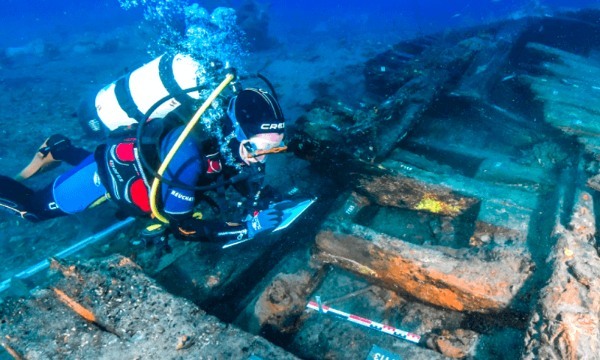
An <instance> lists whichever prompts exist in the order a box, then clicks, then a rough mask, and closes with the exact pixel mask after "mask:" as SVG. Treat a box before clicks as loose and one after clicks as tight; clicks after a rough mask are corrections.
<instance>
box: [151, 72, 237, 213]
mask: <svg viewBox="0 0 600 360" xmlns="http://www.w3.org/2000/svg"><path fill="white" fill-rule="evenodd" d="M234 78H235V76H234V75H233V74H227V76H225V79H224V80H223V81H222V82H221V84H219V86H217V88H216V89H215V90H214V91H213V92H212V93H211V94H210V96H209V97H208V98H207V99H206V100H205V101H204V103H203V104H202V106H200V108H199V109H198V111H196V113H195V114H194V116H193V117H192V119H191V120H190V122H188V124H187V125H186V127H185V129H183V132H182V133H181V135H179V137H178V138H177V141H175V144H174V145H173V147H172V148H171V150H169V153H168V154H167V156H166V157H165V159H164V160H163V162H162V164H160V167H159V168H158V171H157V173H158V176H157V177H155V178H154V181H152V188H151V189H150V208H151V209H152V214H153V215H154V217H156V218H157V219H158V220H160V221H162V222H163V223H165V224H168V223H169V220H167V218H165V217H164V216H163V215H162V214H161V213H160V212H159V211H158V207H157V206H156V196H157V192H158V186H159V185H160V178H161V177H162V176H163V173H164V172H165V170H166V169H167V167H168V166H169V163H170V162H171V160H172V159H173V157H174V156H175V153H177V150H179V147H180V146H181V144H183V141H184V140H185V139H186V138H187V136H188V135H189V134H190V132H191V131H192V129H193V128H194V126H196V124H197V123H198V121H199V120H200V117H201V116H202V114H204V112H205V111H206V109H208V107H209V106H210V104H212V102H213V101H215V99H216V98H217V96H219V94H221V92H223V90H225V87H227V85H229V83H230V82H231V81H232V80H233V79H234Z"/></svg>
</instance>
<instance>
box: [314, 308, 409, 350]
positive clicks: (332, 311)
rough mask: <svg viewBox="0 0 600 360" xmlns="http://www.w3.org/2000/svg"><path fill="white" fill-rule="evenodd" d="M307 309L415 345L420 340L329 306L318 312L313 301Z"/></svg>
mask: <svg viewBox="0 0 600 360" xmlns="http://www.w3.org/2000/svg"><path fill="white" fill-rule="evenodd" d="M306 307H307V308H309V309H312V310H316V311H321V312H322V313H323V314H328V313H330V314H332V315H336V316H339V317H340V318H342V319H345V320H348V321H350V322H352V323H355V324H358V325H362V326H365V327H368V328H369V329H373V330H377V331H380V332H382V333H385V334H388V335H392V336H395V337H398V338H400V339H404V340H407V341H410V342H413V343H415V344H418V343H419V341H420V340H421V336H420V335H417V334H413V333H409V332H407V331H402V330H400V329H396V328H395V327H393V326H389V325H384V324H381V323H378V322H375V321H371V320H369V319H365V318H362V317H360V316H356V315H352V314H348V313H345V312H343V311H340V310H336V309H334V308H331V307H329V306H326V305H321V310H319V304H317V303H316V302H314V301H311V302H309V303H308V305H306Z"/></svg>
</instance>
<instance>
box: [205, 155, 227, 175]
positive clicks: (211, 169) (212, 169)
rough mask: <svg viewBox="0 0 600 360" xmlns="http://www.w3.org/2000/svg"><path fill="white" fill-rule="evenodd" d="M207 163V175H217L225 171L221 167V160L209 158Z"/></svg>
mask: <svg viewBox="0 0 600 360" xmlns="http://www.w3.org/2000/svg"><path fill="white" fill-rule="evenodd" d="M206 161H207V162H208V169H207V170H206V173H207V174H217V173H220V172H221V170H223V167H222V166H221V161H220V160H219V159H216V160H213V159H210V158H207V159H206Z"/></svg>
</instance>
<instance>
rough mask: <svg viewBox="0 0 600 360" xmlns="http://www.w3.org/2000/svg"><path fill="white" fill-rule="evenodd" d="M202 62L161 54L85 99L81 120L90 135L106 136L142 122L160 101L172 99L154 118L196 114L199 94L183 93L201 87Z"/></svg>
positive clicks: (82, 105) (184, 116) (162, 106)
mask: <svg viewBox="0 0 600 360" xmlns="http://www.w3.org/2000/svg"><path fill="white" fill-rule="evenodd" d="M201 67H202V66H201V65H200V63H199V62H197V61H196V60H194V59H193V58H192V57H191V56H189V55H183V54H175V55H161V56H160V57H158V58H156V59H154V60H152V61H151V62H149V63H147V64H145V65H143V66H141V67H139V68H138V69H136V70H134V71H132V72H130V73H128V74H126V75H125V76H123V77H121V78H119V79H117V80H116V81H114V82H112V83H110V84H108V85H106V86H105V87H104V88H102V89H101V90H100V91H98V93H96V94H95V95H94V96H91V97H90V98H88V99H86V100H84V101H83V102H82V103H81V105H80V107H79V111H78V117H79V121H80V122H81V123H82V125H83V128H84V129H86V131H87V132H89V133H91V134H96V135H101V136H104V135H106V134H107V133H108V132H110V131H113V130H115V129H117V128H118V127H120V126H126V125H132V124H135V123H138V122H139V121H142V119H144V114H146V113H147V112H148V110H149V109H150V108H151V107H152V106H153V105H154V104H156V103H157V102H158V101H159V100H161V99H164V98H169V101H166V102H163V103H162V104H161V105H160V106H158V107H156V108H155V109H154V111H153V112H152V114H149V115H152V117H153V118H164V117H165V116H167V115H168V114H171V113H175V114H177V115H179V116H180V117H182V118H189V117H190V116H191V115H192V114H193V104H194V102H195V101H197V100H198V99H199V98H200V94H199V92H198V91H193V92H182V90H184V89H190V88H195V87H197V86H198V85H200V84H199V80H200V79H199V77H198V74H199V73H200V70H201Z"/></svg>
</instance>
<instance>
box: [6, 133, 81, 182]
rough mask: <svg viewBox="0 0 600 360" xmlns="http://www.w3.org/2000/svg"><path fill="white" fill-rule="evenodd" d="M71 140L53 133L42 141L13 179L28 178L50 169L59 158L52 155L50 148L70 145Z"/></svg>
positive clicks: (57, 162) (58, 161) (56, 163)
mask: <svg viewBox="0 0 600 360" xmlns="http://www.w3.org/2000/svg"><path fill="white" fill-rule="evenodd" d="M70 145H71V141H70V140H69V139H68V138H67V137H65V136H63V135H60V134H54V135H52V136H50V137H49V138H47V139H46V141H44V143H43V144H42V145H41V146H40V148H39V149H38V151H37V152H36V153H35V155H34V156H33V159H31V162H30V163H29V165H27V166H26V167H25V168H23V170H21V172H19V174H18V175H17V176H15V180H17V181H23V180H26V179H29V178H30V177H32V176H34V175H35V174H38V173H41V172H44V171H48V170H52V169H54V168H56V167H57V166H58V165H60V160H57V159H55V158H54V156H52V150H53V149H57V148H59V147H65V146H70Z"/></svg>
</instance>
